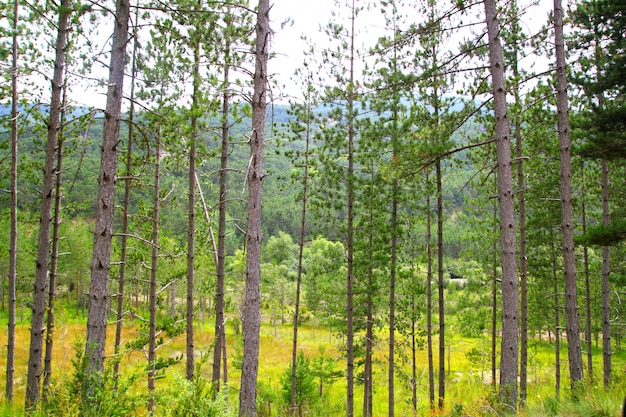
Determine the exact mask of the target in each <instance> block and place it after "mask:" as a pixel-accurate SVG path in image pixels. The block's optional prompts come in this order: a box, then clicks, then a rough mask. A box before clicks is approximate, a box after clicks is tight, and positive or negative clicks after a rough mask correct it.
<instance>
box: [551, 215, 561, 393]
mask: <svg viewBox="0 0 626 417" xmlns="http://www.w3.org/2000/svg"><path fill="white" fill-rule="evenodd" d="M550 245H551V251H550V260H551V264H552V281H553V282H554V290H553V295H552V296H553V300H554V368H555V370H554V394H555V396H556V398H559V396H560V394H561V321H560V312H559V310H560V306H559V298H560V297H559V280H558V274H557V264H556V248H555V247H554V231H553V227H552V225H550Z"/></svg>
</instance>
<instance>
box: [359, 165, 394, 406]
mask: <svg viewBox="0 0 626 417" xmlns="http://www.w3.org/2000/svg"><path fill="white" fill-rule="evenodd" d="M373 165H374V163H373V161H372V164H371V166H370V184H371V186H372V188H373V185H374V166H373ZM372 191H373V190H371V192H372ZM370 195H373V194H370ZM369 224H370V229H369V233H368V239H367V252H368V253H367V255H368V257H367V259H368V263H367V288H368V291H367V301H366V304H367V306H366V309H367V323H365V363H364V364H363V416H364V417H371V415H372V405H373V380H372V355H373V348H374V343H373V342H374V300H373V295H372V286H373V284H374V266H373V263H372V262H373V257H374V231H373V230H372V227H373V225H374V210H373V207H372V206H371V205H370V206H369ZM390 343H391V342H390Z"/></svg>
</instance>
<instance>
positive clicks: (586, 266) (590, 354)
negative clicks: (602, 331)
mask: <svg viewBox="0 0 626 417" xmlns="http://www.w3.org/2000/svg"><path fill="white" fill-rule="evenodd" d="M580 173H581V177H582V196H581V202H580V209H581V216H580V217H581V225H582V231H583V235H584V234H585V233H587V213H586V202H585V198H586V187H585V170H584V167H583V169H581V170H580ZM583 268H584V274H585V340H586V344H587V372H588V374H587V375H588V377H589V379H590V380H593V343H592V340H591V283H590V276H589V248H588V247H587V244H583Z"/></svg>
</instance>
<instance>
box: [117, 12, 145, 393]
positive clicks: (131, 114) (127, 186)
mask: <svg viewBox="0 0 626 417" xmlns="http://www.w3.org/2000/svg"><path fill="white" fill-rule="evenodd" d="M138 3H139V0H137V6H138ZM138 25H139V7H137V8H136V9H135V28H136V27H137V26H138ZM135 30H136V29H135ZM138 50H139V39H138V36H137V33H135V34H134V36H133V54H132V60H131V73H130V77H131V79H130V107H129V109H128V142H127V144H126V148H127V149H126V168H125V170H126V171H125V175H124V200H123V202H122V236H121V238H120V246H121V254H120V276H119V279H118V290H117V310H116V316H117V317H116V320H117V321H116V323H115V342H114V345H113V349H114V351H115V355H116V356H117V355H119V354H120V353H121V345H122V327H123V324H124V293H125V288H124V285H125V283H126V264H127V258H128V254H127V252H128V221H129V219H130V213H129V208H130V193H131V188H132V185H131V184H132V167H133V140H134V136H135V79H136V78H137V52H138ZM119 369H120V363H119V358H116V360H115V361H114V362H113V378H115V387H116V388H117V382H118V376H119Z"/></svg>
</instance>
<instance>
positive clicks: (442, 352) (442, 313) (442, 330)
mask: <svg viewBox="0 0 626 417" xmlns="http://www.w3.org/2000/svg"><path fill="white" fill-rule="evenodd" d="M435 176H436V178H435V180H436V182H437V288H438V297H437V300H438V303H439V396H438V398H439V402H438V406H439V409H440V410H441V409H443V406H444V400H445V396H446V361H445V356H446V322H445V318H446V305H445V300H444V276H443V189H442V184H441V159H439V158H437V161H436V162H435Z"/></svg>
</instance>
